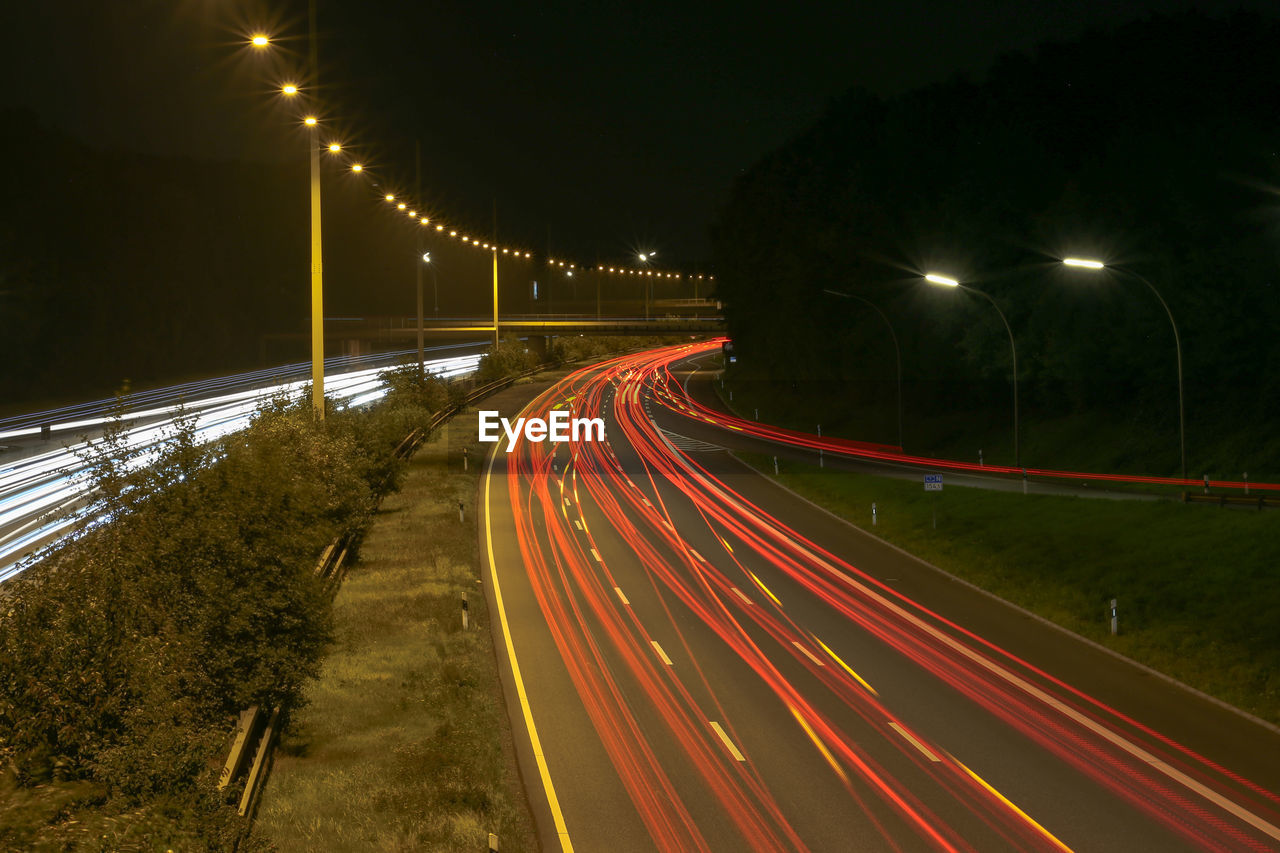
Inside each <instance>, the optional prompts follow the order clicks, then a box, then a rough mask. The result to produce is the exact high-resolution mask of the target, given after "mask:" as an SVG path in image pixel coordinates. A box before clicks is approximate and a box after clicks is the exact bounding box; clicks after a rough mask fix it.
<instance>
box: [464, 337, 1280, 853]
mask: <svg viewBox="0 0 1280 853" xmlns="http://www.w3.org/2000/svg"><path fill="white" fill-rule="evenodd" d="M705 351H706V345H693V346H690V347H684V348H671V349H668V350H663V351H653V352H649V353H643V354H639V355H631V356H625V357H622V358H619V359H615V360H613V361H610V362H606V363H604V364H602V365H597V366H595V367H592V368H588V369H585V370H583V371H579V372H577V373H575V374H572V375H570V376H569V377H567V378H566V379H565V380H563V381H561V382H559V383H557V384H556V385H554V386H553V387H551V388H549V389H547V390H546V391H545V392H544V393H542V394H540V395H539V396H538V397H537V398H536V399H535V400H534V401H533V402H532V403H530V404H529V405H528V406H527V407H526V408H525V410H524V411H523V413H522V414H523V415H525V416H526V417H532V416H538V417H547V416H549V414H550V412H552V411H554V410H561V411H569V412H571V413H572V415H573V416H574V417H581V418H589V417H600V418H602V419H603V422H604V431H605V436H606V440H605V441H586V440H579V441H575V442H550V441H542V442H537V441H530V440H528V439H527V438H523V437H522V438H519V439H517V440H516V441H515V443H514V447H513V448H512V449H511V452H508V442H507V441H506V440H503V441H501V442H500V443H498V444H496V445H495V446H494V449H493V452H492V453H491V454H490V456H489V458H488V460H487V462H486V469H485V475H484V482H483V483H482V489H481V504H482V505H481V511H482V513H483V518H482V524H481V543H480V545H481V551H482V553H483V554H484V555H485V559H486V563H487V568H486V572H485V575H484V577H485V581H486V590H487V593H488V595H489V597H490V602H489V603H490V607H491V608H494V611H495V616H496V618H495V619H494V630H495V632H496V633H497V635H498V636H497V645H498V647H499V649H500V654H501V655H502V657H503V659H504V660H503V663H504V665H505V666H506V667H507V671H506V673H505V676H504V677H505V679H506V682H507V688H508V697H509V703H508V704H509V707H510V709H511V713H512V717H513V721H514V722H515V724H516V738H517V744H518V751H519V752H520V760H521V766H522V771H523V774H524V777H525V780H526V784H527V787H528V789H529V792H530V797H531V799H532V800H533V805H534V812H535V816H536V817H537V819H538V822H539V828H540V833H541V835H542V837H543V840H544V846H545V847H546V849H578V850H584V851H596V850H608V851H623V850H654V849H658V850H673V851H675V850H680V851H684V850H726V851H730V850H732V851H736V850H805V849H808V850H978V851H989V850H1063V849H1076V850H1115V851H1146V850H1150V851H1175V850H1206V849H1207V850H1232V851H1234V850H1275V849H1280V797H1278V796H1277V791H1280V761H1277V757H1280V733H1277V731H1276V730H1274V729H1273V728H1270V727H1267V726H1264V725H1261V724H1258V723H1256V722H1253V721H1251V720H1249V719H1248V718H1245V717H1243V716H1241V715H1239V714H1238V713H1235V712H1233V711H1231V710H1229V709H1226V708H1224V707H1222V706H1220V705H1217V704H1215V703H1213V702H1211V701H1209V700H1207V699H1206V698H1204V697H1201V696H1199V695H1198V694H1194V693H1192V692H1190V691H1187V690H1185V689H1183V688H1180V687H1178V686H1177V685H1174V684H1171V683H1170V682H1168V681H1167V680H1164V679H1162V678H1159V677H1157V676H1155V675H1153V674H1151V673H1150V672H1148V671H1146V670H1144V669H1142V668H1140V667H1137V666H1135V665H1133V664H1130V663H1128V662H1126V661H1123V660H1121V659H1119V658H1117V657H1115V656H1114V655H1111V654H1110V653H1107V652H1105V651H1103V650H1101V649H1099V648H1097V647H1095V646H1093V645H1091V644H1088V643H1086V642H1084V641H1081V640H1079V639H1077V638H1074V637H1072V636H1071V635H1069V634H1066V633H1064V632H1062V631H1060V630H1058V629H1055V628H1053V627H1051V626H1048V625H1046V624H1045V623H1043V622H1041V621H1039V620H1036V619H1034V618H1032V617H1030V616H1029V615H1028V614H1025V613H1024V612H1022V611H1020V610H1017V609H1016V608H1013V607H1010V606H1008V605H1006V604H1004V603H1002V602H999V601H997V600H995V599H993V598H991V597H990V596H987V595H985V594H983V593H981V592H979V591H976V590H974V589H972V588H971V587H969V586H967V585H965V584H962V583H958V582H956V581H955V580H953V579H951V578H950V577H949V576H947V575H945V574H943V573H941V572H939V571H937V570H935V569H933V568H931V567H929V566H927V565H925V564H923V563H921V562H919V561H917V560H915V559H913V558H911V557H910V556H908V555H905V554H903V553H902V552H900V551H898V550H896V549H894V548H893V547H891V546H889V545H887V544H886V543H883V542H881V541H880V540H878V539H876V538H875V537H873V536H871V535H869V534H868V533H866V532H864V531H861V530H859V529H857V528H855V527H852V526H850V525H848V524H845V523H844V522H842V521H840V520H838V519H835V518H834V517H832V516H830V515H828V514H826V513H824V512H823V511H821V510H819V509H817V508H816V507H814V506H812V505H811V504H808V503H807V502H805V501H804V500H802V499H800V498H798V497H797V496H795V495H793V494H791V493H790V492H787V491H786V490H784V489H781V488H780V487H778V486H776V485H775V484H773V483H772V482H770V481H769V480H767V479H766V478H763V477H761V476H759V475H758V474H756V473H754V472H753V471H750V470H749V469H747V468H745V467H744V466H742V465H741V464H739V463H738V462H737V461H736V460H735V459H733V458H732V457H731V456H730V455H729V454H727V453H726V452H724V451H723V450H722V449H720V448H721V447H723V446H724V445H725V444H726V443H728V440H727V439H726V440H724V441H717V440H713V439H716V438H717V436H716V435H715V434H712V433H710V432H707V431H706V430H703V431H702V432H700V433H699V434H697V435H694V434H693V433H694V432H696V429H695V428H693V425H694V422H695V420H699V419H698V418H694V419H692V420H691V419H689V418H687V417H685V421H686V422H683V423H682V422H681V421H680V420H679V418H681V417H684V416H687V415H688V414H689V413H690V412H691V411H692V409H691V403H692V401H691V400H690V399H689V398H688V397H687V396H686V392H685V391H684V383H683V381H682V378H681V373H680V370H681V368H680V365H681V362H682V361H683V360H685V359H688V358H689V357H691V356H696V355H698V354H700V353H701V352H705ZM673 365H674V366H675V370H674V371H673V369H672V366H673ZM684 369H685V370H686V371H687V370H688V369H689V368H684ZM504 414H507V415H508V416H509V417H514V413H504ZM655 420H656V422H655ZM700 422H701V423H702V424H703V425H704V426H710V425H709V424H707V422H706V420H705V419H703V420H700ZM733 431H734V430H725V432H726V433H728V432H733Z"/></svg>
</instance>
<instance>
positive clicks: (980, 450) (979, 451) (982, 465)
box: [978, 447, 987, 468]
mask: <svg viewBox="0 0 1280 853" xmlns="http://www.w3.org/2000/svg"><path fill="white" fill-rule="evenodd" d="M978 465H980V466H981V467H983V468H985V467H987V463H985V462H983V461H982V448H981V447H979V448H978Z"/></svg>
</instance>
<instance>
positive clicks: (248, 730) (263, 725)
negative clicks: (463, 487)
mask: <svg viewBox="0 0 1280 853" xmlns="http://www.w3.org/2000/svg"><path fill="white" fill-rule="evenodd" d="M632 351H634V350H626V351H623V352H632ZM621 354H623V353H622V352H619V353H612V354H611V355H614V356H616V355H621ZM581 360H582V359H578V361H581ZM560 366H563V365H560V364H555V363H551V362H545V363H543V364H539V365H537V366H536V367H531V368H529V369H528V370H526V371H523V372H522V373H518V374H516V375H515V376H508V377H505V378H503V379H497V380H494V381H493V382H487V383H485V384H484V385H479V386H477V387H475V388H473V389H471V391H470V392H469V393H468V394H467V396H466V397H465V398H464V399H463V400H462V402H461V403H455V404H453V405H450V406H448V407H447V408H444V409H441V410H440V411H439V412H437V413H436V414H435V415H434V416H432V418H431V420H430V421H429V422H428V423H427V425H426V426H425V427H419V428H417V429H414V430H413V431H412V432H410V433H409V434H408V435H406V436H405V437H404V438H403V439H402V440H401V441H400V443H399V444H398V445H396V448H395V450H394V451H392V453H393V454H394V455H395V456H396V457H397V458H399V459H408V458H410V457H411V456H413V454H414V453H415V452H417V450H418V448H419V447H420V446H421V445H422V443H423V442H424V441H426V440H427V438H428V437H429V436H430V435H431V434H432V433H434V432H435V431H436V429H437V428H438V427H439V426H440V425H441V424H443V423H444V422H445V421H447V420H449V419H450V418H452V417H454V416H455V415H457V414H459V413H460V412H462V411H463V410H464V409H465V408H466V407H467V406H469V405H471V404H472V403H474V402H476V401H477V400H481V399H483V398H485V397H487V396H489V395H490V394H493V393H495V392H497V391H501V390H503V389H505V388H509V387H510V386H512V385H514V384H515V383H516V382H517V381H518V380H520V379H524V378H526V377H529V376H533V375H535V374H537V373H541V372H542V371H544V370H549V369H553V368H555V367H560ZM354 541H355V534H352V533H345V534H341V535H339V536H337V537H335V538H334V540H333V541H332V542H330V543H329V544H328V545H326V546H325V549H324V551H322V552H321V553H320V559H319V561H318V562H317V563H316V567H315V575H316V577H319V578H322V579H323V580H324V583H325V590H326V591H327V592H329V593H330V594H331V595H333V594H336V592H337V588H338V586H339V585H341V583H342V579H343V577H344V576H345V574H346V570H345V561H346V557H347V553H348V552H349V551H350V549H351V546H352V545H353V544H354ZM287 714H288V708H287V707H284V706H276V707H275V708H272V709H271V713H270V714H267V713H266V712H264V711H263V710H262V709H261V708H259V707H258V706H257V705H254V706H252V707H250V708H247V709H245V710H244V711H242V712H240V718H239V720H238V721H237V723H236V727H235V729H233V730H232V733H231V748H230V750H229V751H228V754H227V760H226V762H225V763H224V765H223V767H222V772H221V773H220V774H219V776H218V790H219V791H223V790H226V789H227V788H229V787H230V786H231V784H232V783H233V782H234V781H236V780H237V779H238V778H239V777H240V776H241V774H242V773H243V772H244V769H245V761H246V759H247V758H248V756H249V754H250V752H251V751H252V754H253V761H252V762H251V763H250V764H249V768H248V775H247V778H246V780H245V785H244V789H243V791H242V792H241V794H240V803H239V808H238V811H239V814H240V816H241V817H244V818H247V819H248V820H250V821H252V820H253V817H254V813H255V810H256V809H257V806H258V799H259V797H260V796H261V794H262V789H263V787H264V786H265V785H266V781H267V776H268V775H269V774H270V770H271V759H272V756H273V750H274V747H275V741H276V737H277V736H278V734H279V732H280V729H281V728H282V726H283V721H284V719H285V717H286V715H287ZM245 831H246V832H247V824H246V828H245ZM243 840H244V834H243V833H242V835H241V837H240V838H239V839H237V842H236V846H237V847H238V846H239V844H240V842H242V841H243ZM496 843H497V836H494V835H492V834H491V835H490V845H491V846H490V849H491V850H496V849H497V847H496Z"/></svg>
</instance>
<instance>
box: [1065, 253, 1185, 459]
mask: <svg viewBox="0 0 1280 853" xmlns="http://www.w3.org/2000/svg"><path fill="white" fill-rule="evenodd" d="M1062 263H1063V265H1064V266H1068V267H1078V268H1081V269H1087V270H1102V269H1112V270H1115V271H1116V272H1119V273H1123V274H1125V275H1128V276H1130V277H1131V278H1135V279H1137V280H1138V281H1140V282H1142V283H1143V284H1145V285H1146V286H1147V287H1149V288H1151V292H1152V293H1154V294H1155V296H1156V299H1158V300H1160V304H1161V305H1162V306H1163V307H1164V313H1165V314H1166V315H1168V317H1169V325H1170V326H1171V327H1172V328H1173V346H1174V351H1175V353H1176V354H1177V358H1178V450H1179V453H1180V455H1181V457H1182V479H1183V480H1185V479H1187V422H1186V419H1185V418H1184V416H1183V408H1182V405H1183V404H1182V340H1181V338H1179V337H1178V324H1177V323H1175V322H1174V321H1173V312H1172V311H1170V310H1169V303H1167V302H1165V301H1164V297H1163V296H1161V295H1160V291H1158V290H1156V286H1155V285H1154V284H1152V283H1151V282H1149V281H1147V280H1146V279H1145V278H1143V277H1142V276H1140V275H1138V274H1137V273H1135V272H1132V271H1130V270H1126V269H1121V268H1120V267H1108V266H1107V265H1106V264H1104V263H1103V262H1102V261H1093V260H1088V259H1085V258H1063V259H1062Z"/></svg>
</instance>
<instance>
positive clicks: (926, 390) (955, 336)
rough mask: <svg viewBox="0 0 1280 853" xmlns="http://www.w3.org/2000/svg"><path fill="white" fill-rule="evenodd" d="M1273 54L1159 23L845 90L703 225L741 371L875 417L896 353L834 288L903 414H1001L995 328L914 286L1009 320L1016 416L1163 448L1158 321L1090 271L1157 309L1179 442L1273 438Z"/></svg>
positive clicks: (1229, 36) (1269, 36)
mask: <svg viewBox="0 0 1280 853" xmlns="http://www.w3.org/2000/svg"><path fill="white" fill-rule="evenodd" d="M1278 37H1280V24H1277V22H1276V21H1273V20H1268V19H1263V18H1261V17H1258V16H1256V15H1252V14H1239V15H1236V16H1233V17H1230V18H1226V19H1212V18H1208V17H1205V16H1203V15H1200V14H1186V15H1179V16H1157V17H1153V18H1150V19H1147V20H1143V21H1139V22H1134V23H1131V24H1128V25H1125V26H1123V27H1120V28H1119V29H1117V30H1115V31H1114V32H1092V33H1089V34H1087V35H1085V36H1084V37H1082V38H1080V39H1078V40H1076V41H1072V42H1070V43H1051V44H1046V45H1043V46H1041V47H1040V48H1039V49H1038V50H1037V51H1036V52H1035V53H1034V55H1030V56H1028V55H1022V54H1017V55H1009V56H1005V57H1003V58H1002V59H1000V60H999V61H998V62H997V63H996V64H995V66H994V67H993V68H992V69H991V70H990V72H989V73H988V74H987V76H986V77H985V79H983V80H982V81H981V82H973V81H971V80H968V79H963V78H957V79H954V80H951V81H949V82H947V83H944V84H940V85H936V86H932V87H930V88H927V89H923V90H920V91H915V92H910V93H907V94H904V95H902V96H899V97H894V98H888V99H884V98H877V97H874V96H872V95H870V94H868V93H866V92H865V91H861V90H858V89H855V90H851V91H849V92H847V93H846V94H845V95H844V96H843V97H841V98H840V99H839V100H837V101H836V102H834V103H832V104H831V105H830V106H829V108H828V109H827V110H826V112H825V114H824V115H823V116H822V117H821V119H820V120H819V121H818V122H817V124H816V125H815V126H814V127H812V128H811V129H809V130H808V131H807V132H805V133H804V134H802V135H801V136H799V137H797V138H796V139H794V140H793V141H791V142H790V143H788V144H787V145H785V146H784V147H782V148H781V149H779V150H777V151H775V152H773V153H772V154H770V155H769V156H767V157H766V158H764V159H763V160H762V161H760V162H759V163H758V164H757V165H756V166H755V167H754V168H753V169H751V170H750V171H749V172H748V173H747V174H745V175H744V176H743V177H742V178H740V179H739V181H738V182H737V184H736V185H735V187H734V192H733V194H732V197H731V200H730V202H729V204H728V205H727V207H726V208H725V209H724V211H723V212H722V214H721V217H720V219H719V221H718V223H717V225H716V227H715V230H714V238H715V243H716V250H717V256H718V260H717V262H718V264H719V272H720V277H719V295H720V296H721V297H722V298H724V299H725V301H726V314H727V316H728V319H729V323H730V328H731V332H732V335H733V338H734V340H735V342H736V346H737V348H738V353H739V356H740V358H739V365H738V366H739V368H740V374H741V375H742V376H743V377H748V378H753V379H759V380H765V381H773V382H786V383H793V384H795V385H796V386H797V387H799V388H801V389H802V390H803V388H804V387H805V383H806V382H809V383H812V387H813V393H814V394H819V393H821V394H829V395H830V396H831V398H832V400H833V401H836V400H839V401H844V404H846V405H850V406H857V405H861V404H863V403H865V402H867V401H879V402H884V400H885V399H886V398H887V396H889V395H891V394H892V379H893V371H894V361H893V351H892V348H891V347H892V345H891V343H890V340H889V337H888V332H887V330H886V329H885V328H884V322H883V320H881V319H880V318H879V317H877V316H876V315H875V314H874V312H872V311H871V310H870V309H869V308H867V307H866V306H865V305H863V304H862V303H860V302H858V301H856V300H850V299H840V298H838V297H834V296H831V295H829V294H826V293H824V292H823V291H824V290H826V289H832V290H841V291H846V292H852V293H855V294H857V295H859V296H862V297H864V298H865V299H868V300H870V301H872V302H874V303H875V304H877V305H878V306H880V307H881V308H883V309H884V311H885V312H886V314H887V316H888V317H889V319H890V321H891V322H892V323H893V324H894V326H895V328H896V331H897V334H898V337H899V338H900V340H901V343H902V347H903V364H904V370H905V373H906V377H907V386H908V390H907V398H908V402H907V408H908V411H909V412H911V411H913V410H914V411H916V413H917V414H918V413H919V412H920V411H921V410H922V409H923V408H924V407H925V406H929V407H944V408H948V409H951V410H963V409H966V408H969V409H972V410H974V411H982V410H984V409H992V408H994V407H997V406H1003V407H1006V408H1007V406H1008V400H1007V397H1008V389H1009V379H1010V375H1011V374H1010V351H1009V341H1008V336H1007V334H1006V332H1005V329H1004V327H1003V325H1002V324H1001V323H1000V321H999V318H998V317H997V316H996V314H995V312H994V311H993V310H992V309H991V306H990V305H987V304H985V300H982V299H981V298H980V297H975V296H972V295H971V294H965V293H960V292H956V291H950V290H944V289H941V288H935V287H932V286H930V285H927V284H925V283H924V282H922V281H921V279H920V275H921V274H923V273H925V272H930V271H936V272H943V273H945V274H947V275H950V276H953V277H956V278H958V279H960V280H961V281H963V282H966V283H968V284H971V285H972V286H974V287H976V288H978V289H981V290H983V291H984V292H986V293H988V294H990V295H991V296H992V297H993V298H995V299H996V300H997V302H998V303H999V304H1000V306H1001V307H1002V308H1003V309H1004V312H1005V314H1006V315H1007V316H1008V319H1009V323H1010V325H1011V326H1012V329H1013V333H1014V336H1015V339H1016V341H1017V343H1018V371H1019V381H1020V383H1021V388H1022V392H1023V407H1024V414H1026V415H1029V416H1030V417H1032V418H1034V417H1037V416H1040V417H1061V416H1064V415H1070V414H1072V413H1080V412H1092V413H1099V412H1106V413H1111V414H1112V415H1113V416H1114V417H1115V418H1116V419H1117V420H1125V419H1128V420H1131V421H1135V422H1137V421H1142V422H1145V423H1158V424H1169V425H1170V428H1171V429H1176V374H1175V358H1174V340H1173V333H1172V331H1171V329H1170V325H1169V320H1168V318H1167V316H1166V315H1165V312H1164V310H1163V309H1162V308H1161V306H1160V304H1159V302H1158V301H1157V300H1156V298H1155V297H1154V296H1153V295H1152V293H1151V292H1150V291H1149V290H1148V289H1147V287H1146V286H1145V285H1143V284H1142V283H1140V282H1139V281H1137V280H1136V279H1133V278H1130V277H1127V276H1125V275H1122V274H1119V273H1114V272H1104V273H1097V272H1093V273H1090V272H1084V271H1068V270H1064V269H1063V268H1062V266H1061V264H1060V263H1059V260H1060V259H1061V258H1063V257H1065V256H1070V255H1078V256H1092V257H1096V258H1100V259H1102V260H1105V261H1107V262H1108V263H1111V264H1116V265H1119V266H1120V267H1122V268H1124V269H1127V270H1131V271H1132V272H1134V273H1137V274H1140V275H1142V276H1144V277H1146V278H1147V279H1149V280H1150V281H1151V282H1152V283H1153V284H1154V285H1155V286H1156V287H1157V288H1158V290H1159V291H1160V293H1161V294H1162V295H1163V297H1164V299H1165V300H1166V301H1167V302H1168V304H1169V307H1170V310H1171V311H1172V312H1173V315H1174V317H1175V319H1176V321H1177V323H1178V327H1179V331H1180V332H1181V337H1182V347H1183V355H1184V360H1185V370H1186V387H1187V406H1186V408H1187V415H1188V420H1189V431H1191V430H1198V431H1199V434H1200V435H1204V434H1206V433H1208V432H1211V431H1213V430H1217V429H1221V428H1228V427H1239V426H1240V425H1241V424H1242V423H1243V424H1248V425H1252V426H1253V427H1255V428H1256V427H1260V426H1262V425H1264V424H1266V423H1268V422H1271V423H1274V419H1275V418H1276V416H1277V415H1280V343H1278V336H1277V329H1280V288H1278V287H1277V279H1278V278H1280V275H1278V272H1280V270H1278V266H1277V265H1278V264H1280V199H1278V198H1277V195H1276V191H1275V187H1276V186H1277V184H1280V115H1277V113H1276V111H1275V109H1274V105H1275V104H1276V103H1278V102H1280V55H1277V53H1276V51H1275V50H1274V45H1275V44H1276V43H1277V38H1278ZM833 405H837V404H836V403H835V402H833ZM1002 411H1003V410H1002ZM1162 460H1163V457H1162ZM1173 461H1174V460H1173V459H1172V458H1170V459H1168V460H1163V461H1162V462H1161V463H1160V464H1161V465H1164V464H1165V462H1170V463H1171V462H1173Z"/></svg>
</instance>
